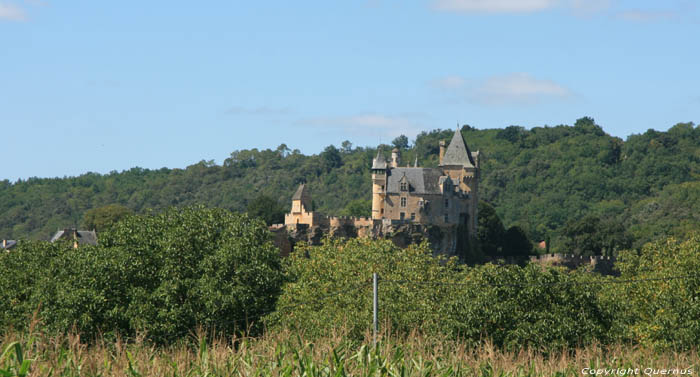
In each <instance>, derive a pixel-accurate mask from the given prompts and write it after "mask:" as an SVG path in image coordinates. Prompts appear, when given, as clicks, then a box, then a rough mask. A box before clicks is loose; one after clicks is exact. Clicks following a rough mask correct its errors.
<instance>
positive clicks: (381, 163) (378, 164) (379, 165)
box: [372, 148, 387, 169]
mask: <svg viewBox="0 0 700 377" xmlns="http://www.w3.org/2000/svg"><path fill="white" fill-rule="evenodd" d="M386 167H387V166H386V160H385V159H384V155H383V154H382V150H381V149H379V148H377V157H375V158H374V159H373V160H372V169H386Z"/></svg>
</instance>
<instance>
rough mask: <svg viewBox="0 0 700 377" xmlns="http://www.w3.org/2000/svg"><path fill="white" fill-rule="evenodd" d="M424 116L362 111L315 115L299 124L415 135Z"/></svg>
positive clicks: (380, 134)
mask: <svg viewBox="0 0 700 377" xmlns="http://www.w3.org/2000/svg"><path fill="white" fill-rule="evenodd" d="M425 118H426V116H425V115H423V114H399V115H383V114H376V113H364V114H357V115H350V116H338V117H316V118H309V119H302V120H300V121H299V122H297V123H298V124H300V125H306V126H312V127H314V128H321V129H325V130H328V129H333V130H341V131H342V132H344V133H347V134H352V135H357V136H362V137H367V136H370V137H388V138H393V137H396V136H399V135H406V136H408V137H409V138H410V137H415V136H416V135H417V134H418V133H419V132H420V131H421V130H423V129H425V128H426V127H425V126H424V125H423V124H422V123H421V120H425Z"/></svg>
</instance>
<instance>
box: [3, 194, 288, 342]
mask: <svg viewBox="0 0 700 377" xmlns="http://www.w3.org/2000/svg"><path fill="white" fill-rule="evenodd" d="M282 280H283V275H282V270H281V262H280V257H279V250H278V249H277V248H276V247H275V246H274V245H273V244H272V242H271V241H270V233H269V231H268V230H267V226H265V224H264V223H263V222H262V221H261V220H259V219H254V218H251V217H248V216H247V215H241V214H234V213H231V212H229V211H226V210H223V209H207V208H204V207H186V208H171V209H168V210H166V211H164V212H162V213H159V214H146V215H135V216H128V217H126V218H124V219H123V220H122V221H119V222H117V223H116V224H114V225H113V226H112V228H111V229H110V230H109V231H108V232H105V233H104V234H103V235H102V237H101V238H100V242H99V244H98V245H97V246H81V247H80V248H79V249H74V248H73V247H72V246H71V243H70V242H55V243H49V242H44V241H34V242H31V241H27V242H22V243H21V244H20V245H18V246H17V247H16V248H14V249H13V250H12V252H11V253H0V300H2V302H9V303H12V304H11V305H1V306H0V331H3V330H5V329H7V328H8V327H9V326H14V327H16V328H24V327H25V326H26V323H27V318H28V317H30V316H31V313H32V312H33V311H35V310H37V308H40V312H39V318H40V319H41V321H42V323H43V324H45V325H46V328H47V331H55V332H66V331H70V329H71V328H72V327H73V326H75V328H76V329H77V331H78V332H79V333H80V334H82V335H83V336H85V338H88V339H92V338H93V337H95V336H98V334H106V335H108V336H114V335H116V334H119V335H121V336H125V337H132V336H134V335H136V334H137V333H141V334H146V336H147V337H148V338H149V339H150V340H153V341H155V342H157V343H161V344H163V343H170V342H172V341H175V340H178V339H184V338H185V337H187V336H189V335H190V334H191V333H192V331H193V329H196V328H197V326H202V327H203V328H204V330H205V331H213V330H216V331H217V332H219V333H222V334H234V333H245V332H247V331H248V330H250V331H251V332H252V333H253V334H257V333H259V332H260V331H261V330H262V327H261V326H260V321H259V320H260V318H261V317H262V316H263V315H265V314H267V313H269V312H271V311H272V310H273V308H274V305H275V302H276V300H277V296H278V294H279V289H280V286H281V284H282Z"/></svg>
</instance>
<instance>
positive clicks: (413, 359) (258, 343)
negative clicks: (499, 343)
mask: <svg viewBox="0 0 700 377" xmlns="http://www.w3.org/2000/svg"><path fill="white" fill-rule="evenodd" d="M347 339H348V338H347V337H345V336H344V334H342V333H336V334H329V335H327V336H325V337H322V338H319V339H316V340H314V341H309V340H307V339H305V337H304V336H303V335H300V334H295V333H291V332H277V333H273V334H270V333H268V334H267V335H265V336H262V337H259V338H223V337H210V338H208V337H207V336H206V335H204V334H202V333H201V332H199V333H198V334H195V333H193V334H192V335H191V337H190V338H189V339H187V340H186V341H182V342H179V343H178V344H174V345H170V346H168V347H156V346H153V345H150V344H149V343H147V342H145V341H143V340H142V339H135V340H132V341H129V342H126V341H124V340H121V339H114V340H107V339H105V338H99V339H97V340H93V341H90V342H86V341H85V340H84V339H81V338H80V336H78V335H70V334H69V335H64V336H49V335H47V334H43V333H41V332H39V331H36V330H34V329H32V330H31V331H28V332H24V333H16V332H8V333H6V334H5V335H4V337H3V339H2V340H1V341H0V344H1V345H2V350H3V351H4V353H3V354H2V356H1V357H0V375H2V376H29V375H31V376H484V377H487V376H523V377H524V376H581V375H589V373H591V370H595V371H597V372H602V373H605V372H608V375H615V372H616V371H617V369H618V368H620V369H621V370H624V371H622V372H619V373H624V372H625V371H626V370H627V369H628V368H631V369H632V370H634V369H635V368H639V372H638V373H637V374H636V375H647V376H652V375H681V374H683V375H688V374H691V375H693V374H696V373H698V368H699V367H700V358H699V357H698V354H697V352H696V351H688V352H673V351H663V352H659V351H654V350H652V349H644V348H636V347H630V346H623V345H617V346H607V347H602V346H599V345H591V346H588V347H586V348H582V349H576V350H572V351H568V352H555V353H550V354H547V353H542V352H538V351H536V350H528V349H518V350H512V351H505V350H499V349H497V348H496V347H494V346H492V345H491V344H490V343H489V342H482V344H481V345H480V346H478V347H468V346H466V345H465V344H464V343H461V342H459V341H451V340H448V339H445V338H435V337H427V336H422V335H419V334H416V333H414V334H412V335H410V336H407V337H396V336H386V334H385V336H384V337H382V338H380V340H379V342H378V344H377V346H376V348H375V347H373V345H372V342H371V337H370V336H369V334H367V336H366V338H365V341H364V342H352V341H349V340H347ZM88 343H89V344H88ZM584 368H590V369H584ZM674 369H675V370H674ZM664 372H665V373H664ZM674 372H675V373H674ZM602 373H600V374H602ZM602 375H605V374H602ZM618 375H620V374H618ZM626 375H635V373H634V372H632V373H629V372H628V373H627V374H626Z"/></svg>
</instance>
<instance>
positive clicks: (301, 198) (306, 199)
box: [292, 184, 312, 213]
mask: <svg viewBox="0 0 700 377" xmlns="http://www.w3.org/2000/svg"><path fill="white" fill-rule="evenodd" d="M311 210H312V209H311V195H310V194H309V190H307V189H306V185H305V184H301V185H299V188H298V189H297V191H296V192H295V193H294V195H293V196H292V213H305V212H311Z"/></svg>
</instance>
